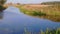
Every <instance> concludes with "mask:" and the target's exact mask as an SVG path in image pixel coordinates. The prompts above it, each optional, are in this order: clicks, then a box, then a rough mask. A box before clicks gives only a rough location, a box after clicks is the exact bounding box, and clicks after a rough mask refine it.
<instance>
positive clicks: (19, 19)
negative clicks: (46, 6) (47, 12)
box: [0, 7, 60, 34]
mask: <svg viewBox="0 0 60 34" xmlns="http://www.w3.org/2000/svg"><path fill="white" fill-rule="evenodd" d="M58 27H60V23H59V22H53V21H50V20H47V19H41V18H36V17H32V16H28V15H25V14H23V13H21V12H20V11H19V9H18V8H15V7H9V8H7V9H6V10H5V11H4V12H3V19H0V34H22V33H23V32H24V29H26V30H28V31H30V32H39V31H40V30H44V31H45V30H46V28H50V29H55V28H58Z"/></svg>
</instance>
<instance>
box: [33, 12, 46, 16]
mask: <svg viewBox="0 0 60 34" xmlns="http://www.w3.org/2000/svg"><path fill="white" fill-rule="evenodd" d="M32 15H34V16H46V14H45V13H42V12H41V11H39V12H38V11H33V13H32Z"/></svg>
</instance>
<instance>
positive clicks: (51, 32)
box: [24, 28, 60, 34]
mask: <svg viewBox="0 0 60 34" xmlns="http://www.w3.org/2000/svg"><path fill="white" fill-rule="evenodd" d="M24 30H25V34H60V28H57V29H55V30H50V29H48V28H47V29H46V31H43V30H41V31H40V32H38V33H36V32H35V33H34V32H29V31H27V29H24Z"/></svg>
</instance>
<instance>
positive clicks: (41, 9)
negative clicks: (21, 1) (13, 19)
mask: <svg viewBox="0 0 60 34" xmlns="http://www.w3.org/2000/svg"><path fill="white" fill-rule="evenodd" d="M59 3H60V2H52V3H51V2H45V3H41V4H40V5H39V4H36V5H35V4H25V5H21V6H19V7H18V8H19V9H20V10H21V12H23V13H24V14H27V15H31V16H38V17H40V18H41V17H42V18H45V19H49V20H51V21H54V22H60V4H59Z"/></svg>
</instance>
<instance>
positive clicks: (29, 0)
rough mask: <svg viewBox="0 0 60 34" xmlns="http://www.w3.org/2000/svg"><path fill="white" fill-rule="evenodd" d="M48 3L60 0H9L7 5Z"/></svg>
mask: <svg viewBox="0 0 60 34" xmlns="http://www.w3.org/2000/svg"><path fill="white" fill-rule="evenodd" d="M46 1H60V0H7V2H6V3H9V2H12V3H25V4H27V3H41V2H46Z"/></svg>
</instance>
